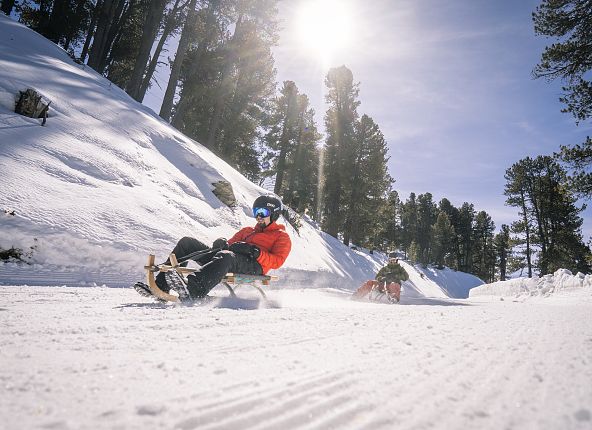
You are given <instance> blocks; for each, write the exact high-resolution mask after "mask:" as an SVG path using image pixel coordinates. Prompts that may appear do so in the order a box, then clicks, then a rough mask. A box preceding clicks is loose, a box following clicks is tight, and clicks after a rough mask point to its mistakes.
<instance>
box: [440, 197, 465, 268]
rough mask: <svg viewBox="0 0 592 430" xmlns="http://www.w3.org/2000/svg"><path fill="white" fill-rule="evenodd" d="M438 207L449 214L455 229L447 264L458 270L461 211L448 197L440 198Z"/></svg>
mask: <svg viewBox="0 0 592 430" xmlns="http://www.w3.org/2000/svg"><path fill="white" fill-rule="evenodd" d="M438 209H439V211H440V212H444V213H445V214H446V215H447V216H448V220H449V221H450V225H451V226H452V228H453V229H454V237H453V238H452V253H451V254H450V255H449V257H448V259H447V261H446V265H447V266H448V267H452V268H454V269H456V270H460V268H459V259H460V254H461V251H460V243H459V235H458V231H459V230H460V211H459V210H458V208H456V207H454V206H453V205H452V203H450V200H448V199H447V198H443V199H442V200H440V203H439V204H438Z"/></svg>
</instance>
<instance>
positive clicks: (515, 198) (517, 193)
mask: <svg viewBox="0 0 592 430" xmlns="http://www.w3.org/2000/svg"><path fill="white" fill-rule="evenodd" d="M529 160H530V159H526V160H523V161H519V162H518V163H515V164H514V165H512V167H510V168H509V169H507V170H506V173H505V175H504V178H505V179H506V181H507V182H506V186H505V190H504V195H505V196H506V197H507V199H506V204H507V205H509V206H513V207H518V208H519V210H520V211H519V215H520V221H517V222H514V223H512V229H511V230H512V232H513V233H515V234H517V235H519V236H521V235H523V237H524V239H523V241H521V244H520V245H521V247H522V246H524V250H523V254H524V257H525V259H526V267H527V269H528V277H529V278H532V267H533V263H532V254H533V250H532V243H533V241H532V237H533V227H532V225H533V223H532V219H531V214H530V210H529V207H528V202H527V185H526V184H527V172H528V169H529V167H528V164H529V163H530V161H529Z"/></svg>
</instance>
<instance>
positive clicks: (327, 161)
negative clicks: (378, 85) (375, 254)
mask: <svg viewBox="0 0 592 430" xmlns="http://www.w3.org/2000/svg"><path fill="white" fill-rule="evenodd" d="M325 85H326V86H327V88H328V92H327V95H326V101H327V104H328V105H329V109H328V110H327V112H326V114H325V129H326V132H327V138H326V141H325V149H324V168H323V171H324V173H325V176H324V180H325V184H324V188H323V217H322V225H323V230H324V231H325V232H327V233H328V234H330V235H331V236H333V237H337V235H338V233H339V232H340V231H342V230H343V226H344V223H345V216H346V211H347V207H346V201H345V196H349V195H350V194H351V189H350V187H351V184H352V180H351V177H352V173H353V169H354V165H355V163H356V157H355V147H356V144H355V130H354V124H355V122H356V120H357V118H358V113H357V108H358V106H359V104H360V102H359V101H358V93H359V89H358V84H354V79H353V74H352V72H351V71H350V70H349V69H348V68H347V67H345V66H341V67H338V68H334V69H331V70H329V72H328V73H327V77H326V78H325Z"/></svg>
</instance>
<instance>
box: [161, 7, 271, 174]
mask: <svg viewBox="0 0 592 430" xmlns="http://www.w3.org/2000/svg"><path fill="white" fill-rule="evenodd" d="M208 3H209V8H211V10H206V11H204V14H205V15H204V14H201V15H200V16H201V18H200V20H199V21H200V22H202V23H205V27H203V26H202V27H203V28H202V31H201V32H200V33H201V34H202V35H203V37H199V38H198V40H204V41H205V42H202V43H198V45H197V49H195V50H193V51H192V52H190V53H189V55H188V58H187V60H188V61H187V62H186V65H185V67H184V68H185V70H182V71H181V79H182V81H183V85H182V91H181V95H180V99H179V102H178V104H177V106H176V108H175V116H174V118H173V122H172V123H173V125H174V126H175V127H177V128H179V129H180V130H182V131H183V132H184V133H185V134H188V135H189V136H191V137H193V138H195V139H196V140H198V141H200V142H201V143H203V144H204V145H206V146H208V147H209V148H211V149H212V150H213V151H214V152H216V153H217V154H218V155H219V156H220V157H221V158H223V159H224V160H225V161H227V162H228V163H230V164H232V165H234V166H235V167H237V168H238V169H239V170H240V171H241V172H242V173H243V174H245V175H246V176H247V177H248V178H249V179H252V180H257V179H258V178H259V176H260V171H261V166H260V162H259V151H260V148H259V143H260V140H261V131H262V129H261V127H262V125H263V124H264V121H265V120H266V117H267V115H269V110H270V106H271V99H272V97H273V95H274V89H275V82H274V79H275V71H274V68H273V57H272V55H271V46H272V45H273V44H274V43H275V42H276V39H277V32H278V28H277V22H276V21H277V20H276V15H277V7H276V3H277V0H249V1H241V2H232V1H230V0H227V1H226V2H224V1H214V0H211V1H210V2H208ZM217 5H219V6H220V7H219V8H214V6H217ZM222 6H227V7H222ZM230 6H232V8H230ZM208 17H213V18H212V20H213V21H214V23H211V22H210V21H211V20H209V18H208ZM204 18H205V21H204ZM229 18H232V19H233V20H234V21H233V25H234V27H233V28H232V26H231V25H230V24H231V22H230V21H228V20H229ZM214 30H215V31H214ZM206 42H207V43H208V45H205V43H206ZM193 71H196V72H195V73H192V72H193Z"/></svg>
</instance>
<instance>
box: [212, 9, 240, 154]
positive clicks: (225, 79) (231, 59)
mask: <svg viewBox="0 0 592 430" xmlns="http://www.w3.org/2000/svg"><path fill="white" fill-rule="evenodd" d="M242 20H243V17H242V15H241V16H240V17H239V18H238V20H237V22H236V27H235V30H234V34H233V36H232V39H231V41H230V42H229V44H228V55H227V56H226V61H225V62H224V69H223V71H222V80H221V83H220V91H218V94H217V97H216V104H215V107H214V114H213V115H212V120H211V121H210V127H209V130H208V139H207V141H206V142H207V143H206V146H207V147H208V148H212V147H213V146H214V144H215V141H216V134H217V133H218V129H219V128H220V124H221V123H222V114H223V113H224V112H223V110H224V101H225V99H226V97H227V96H228V95H229V94H230V91H227V90H226V88H228V87H230V86H232V84H233V82H232V69H233V66H234V65H235V64H236V63H237V62H238V53H237V50H236V44H237V42H238V37H239V35H240V34H241V32H242ZM235 83H236V82H235Z"/></svg>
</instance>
